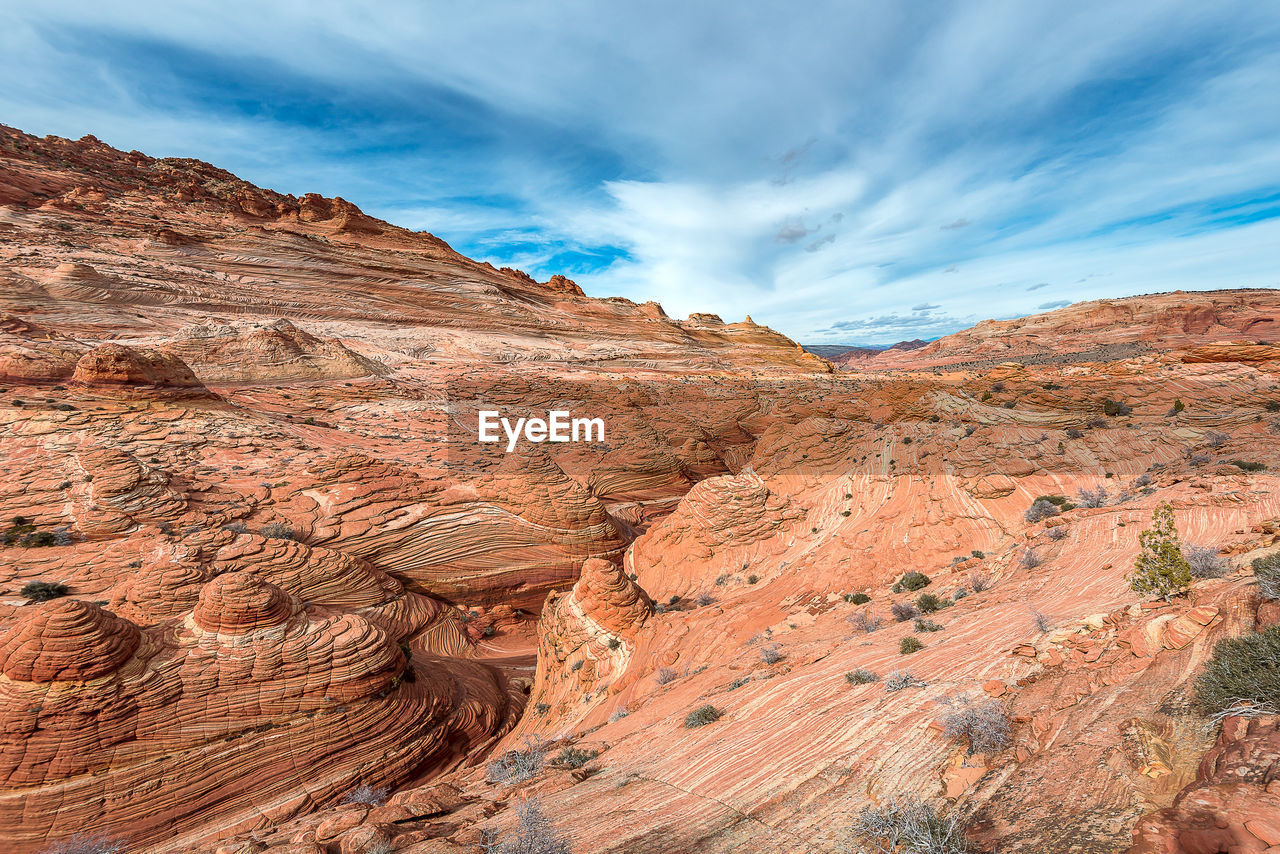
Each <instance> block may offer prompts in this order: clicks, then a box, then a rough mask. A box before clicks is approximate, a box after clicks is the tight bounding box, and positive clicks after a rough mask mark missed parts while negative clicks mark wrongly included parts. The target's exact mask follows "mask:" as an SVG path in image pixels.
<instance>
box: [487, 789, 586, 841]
mask: <svg viewBox="0 0 1280 854" xmlns="http://www.w3.org/2000/svg"><path fill="white" fill-rule="evenodd" d="M480 847H481V848H483V849H484V851H485V854H572V849H571V848H570V847H569V843H568V842H567V841H565V840H564V839H563V838H561V837H560V835H559V834H558V833H556V830H555V826H554V825H553V824H552V823H551V819H549V818H547V816H546V814H545V813H543V812H542V808H541V806H540V805H539V803H538V799H537V798H530V799H529V800H527V801H525V802H524V803H522V804H520V805H519V806H518V807H516V826H515V830H514V833H513V835H512V836H511V838H509V839H506V840H504V841H502V842H497V841H495V840H494V839H493V838H492V837H491V836H490V835H489V834H486V835H485V837H484V841H483V842H481V843H480Z"/></svg>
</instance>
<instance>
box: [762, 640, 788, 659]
mask: <svg viewBox="0 0 1280 854" xmlns="http://www.w3.org/2000/svg"><path fill="white" fill-rule="evenodd" d="M783 657H784V656H783V654H782V649H781V648H780V647H779V646H778V645H777V644H776V643H771V644H769V645H768V646H763V647H761V648H760V660H761V661H763V662H764V663H765V664H777V663H778V662H779V661H781V660H782V659H783Z"/></svg>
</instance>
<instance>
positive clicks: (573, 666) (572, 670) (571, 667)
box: [569, 660, 583, 673]
mask: <svg viewBox="0 0 1280 854" xmlns="http://www.w3.org/2000/svg"><path fill="white" fill-rule="evenodd" d="M582 664H583V662H582V661H581V660H578V661H575V662H574V663H573V664H570V665H569V672H570V673H577V672H578V671H579V670H581V669H582Z"/></svg>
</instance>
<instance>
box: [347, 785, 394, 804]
mask: <svg viewBox="0 0 1280 854" xmlns="http://www.w3.org/2000/svg"><path fill="white" fill-rule="evenodd" d="M386 801H387V789H386V788H385V787H379V788H376V789H375V788H374V787H373V786H370V785H368V784H367V783H366V784H363V785H360V786H357V787H356V788H354V789H352V790H351V791H349V792H347V793H346V794H345V795H343V797H342V801H341V803H344V804H368V805H369V806H371V807H380V806H382V805H383V804H384V803H386Z"/></svg>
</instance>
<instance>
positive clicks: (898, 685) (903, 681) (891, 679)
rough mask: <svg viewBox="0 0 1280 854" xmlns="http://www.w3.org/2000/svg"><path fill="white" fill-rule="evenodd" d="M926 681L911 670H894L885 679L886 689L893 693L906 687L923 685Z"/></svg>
mask: <svg viewBox="0 0 1280 854" xmlns="http://www.w3.org/2000/svg"><path fill="white" fill-rule="evenodd" d="M923 684H924V682H922V681H921V680H919V679H917V678H916V677H914V676H912V675H911V671H909V670H906V671H903V670H894V671H893V672H892V673H890V674H889V675H888V676H886V677H885V680H884V690H885V691H887V692H889V693H893V692H895V691H901V690H903V689H904V688H910V687H912V686H913V685H923Z"/></svg>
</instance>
